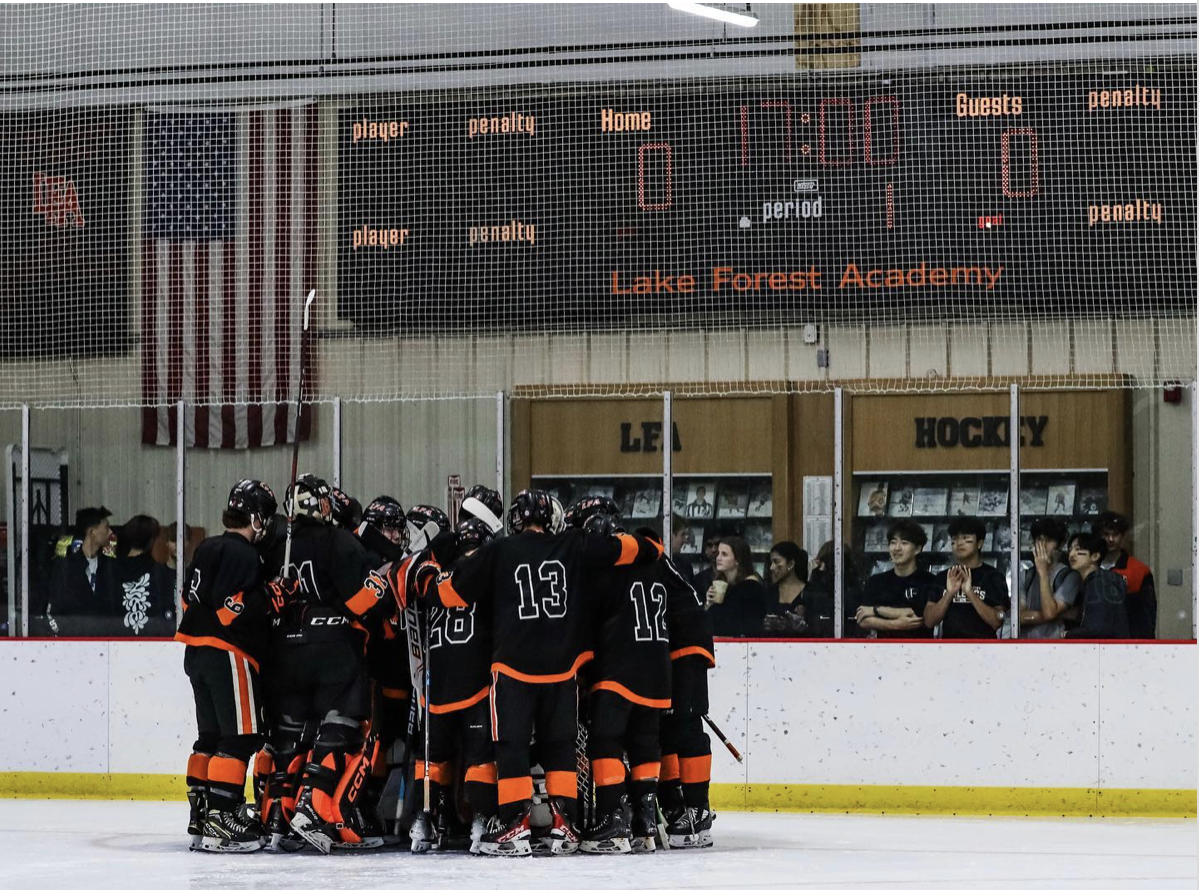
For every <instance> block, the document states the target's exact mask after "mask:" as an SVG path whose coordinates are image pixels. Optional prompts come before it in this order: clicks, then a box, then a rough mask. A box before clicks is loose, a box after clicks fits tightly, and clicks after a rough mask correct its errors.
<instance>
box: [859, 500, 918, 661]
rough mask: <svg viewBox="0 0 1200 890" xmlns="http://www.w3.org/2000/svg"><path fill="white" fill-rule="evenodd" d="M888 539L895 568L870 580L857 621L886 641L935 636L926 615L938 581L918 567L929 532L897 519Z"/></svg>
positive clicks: (889, 552)
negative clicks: (926, 606) (932, 592)
mask: <svg viewBox="0 0 1200 890" xmlns="http://www.w3.org/2000/svg"><path fill="white" fill-rule="evenodd" d="M887 536H888V555H889V556H891V558H892V567H891V568H890V569H889V570H888V571H886V572H880V573H879V574H876V575H872V576H871V577H870V578H868V579H867V583H866V589H865V591H864V593H863V605H861V606H859V607H858V609H857V610H856V611H855V613H854V620H855V621H856V622H857V624H858V626H859V627H860V628H861V629H862V630H864V631H867V632H868V633H873V634H874V635H875V636H877V637H880V638H884V639H887V638H914V639H920V638H929V637H932V636H933V630H932V628H928V627H926V626H925V619H924V617H923V616H924V613H925V603H926V602H927V601H928V600H929V595H930V591H936V590H937V586H938V582H937V578H935V577H934V576H933V574H932V573H931V572H929V571H927V570H925V569H923V568H921V567H920V566H918V565H917V555H918V554H919V553H920V552H921V550H922V549H924V547H925V544H926V541H927V539H926V536H925V530H924V529H923V528H921V526H920V524H918V523H916V522H913V521H912V520H911V519H897V520H896V521H895V522H893V523H892V524H891V525H889V526H888V530H887Z"/></svg>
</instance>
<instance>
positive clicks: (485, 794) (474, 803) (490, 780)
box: [463, 763, 497, 819]
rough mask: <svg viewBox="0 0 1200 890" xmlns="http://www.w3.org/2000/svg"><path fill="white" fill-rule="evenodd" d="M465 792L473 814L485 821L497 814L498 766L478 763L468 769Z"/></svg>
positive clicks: (464, 781)
mask: <svg viewBox="0 0 1200 890" xmlns="http://www.w3.org/2000/svg"><path fill="white" fill-rule="evenodd" d="M463 792H464V793H465V794H466V796H467V803H469V804H470V805H471V812H472V814H473V815H476V816H483V817H484V818H485V819H486V818H489V817H491V816H494V815H495V814H496V807H497V803H496V764H494V763H476V764H473V765H471V766H468V767H467V772H466V775H465V776H464V777H463Z"/></svg>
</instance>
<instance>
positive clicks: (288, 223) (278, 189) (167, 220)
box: [142, 103, 317, 448]
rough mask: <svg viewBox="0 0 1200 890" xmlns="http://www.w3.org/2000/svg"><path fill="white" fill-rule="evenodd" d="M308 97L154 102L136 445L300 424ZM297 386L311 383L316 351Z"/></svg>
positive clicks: (311, 193) (234, 439)
mask: <svg viewBox="0 0 1200 890" xmlns="http://www.w3.org/2000/svg"><path fill="white" fill-rule="evenodd" d="M316 127H317V117H316V106H315V105H314V104H312V103H307V104H296V105H291V106H273V107H269V108H267V107H262V108H247V109H237V110H219V109H218V110H214V109H204V110H194V111H193V110H184V109H168V110H148V111H147V112H146V115H145V130H144V132H145V143H144V145H145V153H144V163H145V167H144V173H143V182H144V184H145V185H144V189H145V194H144V201H143V208H144V210H143V212H144V215H145V216H144V219H145V225H144V229H143V231H144V238H143V240H142V318H143V328H142V334H143V340H142V391H143V396H144V402H143V404H145V405H147V406H149V407H146V408H144V409H143V411H142V442H144V443H146V444H151V445H174V444H175V436H176V416H175V414H176V409H175V403H176V402H178V401H179V400H180V399H182V400H183V401H184V403H185V404H188V405H192V406H194V407H192V408H190V409H189V410H187V412H186V414H185V416H184V427H185V431H186V437H187V444H188V445H196V446H200V447H202V448H203V447H207V448H256V447H259V446H263V445H276V444H283V443H286V442H292V441H294V439H295V436H296V435H297V434H298V435H299V436H300V438H301V439H302V440H303V439H306V438H308V435H309V431H310V421H311V418H312V411H311V410H305V411H304V413H303V415H302V417H301V420H300V428H299V430H297V428H296V404H295V400H296V394H297V387H298V386H299V377H300V332H301V324H302V318H301V315H302V311H301V310H302V306H303V301H304V296H305V295H306V294H307V293H308V291H309V289H310V288H311V287H314V286H315V285H314V282H315V280H316V181H317V175H316V174H317V170H316V166H317V130H316ZM304 373H305V383H304V388H305V390H306V395H307V392H308V391H310V390H311V386H310V382H311V380H312V367H311V359H309V360H308V366H307V367H306V368H305V372H304Z"/></svg>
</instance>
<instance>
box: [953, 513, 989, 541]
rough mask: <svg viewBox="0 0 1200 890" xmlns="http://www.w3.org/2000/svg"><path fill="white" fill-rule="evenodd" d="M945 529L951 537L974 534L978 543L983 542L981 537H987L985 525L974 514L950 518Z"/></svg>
mask: <svg viewBox="0 0 1200 890" xmlns="http://www.w3.org/2000/svg"><path fill="white" fill-rule="evenodd" d="M947 531H948V532H949V534H950V537H951V538H954V537H956V536H958V535H974V536H975V540H977V541H978V542H979V543H980V544H983V539H984V538H986V537H987V526H986V525H984V524H983V521H982V520H980V519H976V518H975V517H974V516H955V517H954V518H953V519H951V520H950V528H949V529H947Z"/></svg>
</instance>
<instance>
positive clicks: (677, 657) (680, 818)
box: [649, 532, 717, 848]
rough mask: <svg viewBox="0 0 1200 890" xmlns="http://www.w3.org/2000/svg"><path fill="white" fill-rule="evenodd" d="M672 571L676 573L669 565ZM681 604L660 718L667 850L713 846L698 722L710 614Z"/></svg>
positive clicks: (708, 759) (672, 616) (709, 653)
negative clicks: (665, 702)
mask: <svg viewBox="0 0 1200 890" xmlns="http://www.w3.org/2000/svg"><path fill="white" fill-rule="evenodd" d="M649 534H650V535H653V533H652V532H649ZM671 567H672V569H674V565H673V564H672V566H671ZM675 571H676V572H677V571H678V570H675ZM679 604H680V606H681V608H680V609H679V610H677V611H672V612H670V613H668V615H667V633H668V636H669V637H670V640H671V709H670V710H669V711H666V712H665V713H664V714H663V717H662V751H663V756H662V768H661V772H660V773H659V790H658V797H659V805H660V807H661V808H662V811H663V815H664V817H665V818H666V821H667V843H668V844H669V845H670V846H671V847H673V848H683V847H711V846H712V821H713V814H712V811H711V810H710V809H709V804H708V786H709V780H710V779H711V776H712V744H711V741H710V740H709V737H708V734H707V733H705V731H704V727H703V725H702V723H701V719H702V717H703V716H704V715H705V714H707V713H708V671H709V670H710V669H711V668H713V667H715V666H716V663H717V661H716V658H715V657H714V656H713V641H712V629H711V627H710V626H709V623H708V613H707V612H705V611H704V608H703V606H702V605H701V604H700V602H699V601H698V600H697V602H696V603H695V605H692V604H689V603H688V601H687V600H686V599H685V598H681V599H680V600H679Z"/></svg>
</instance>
